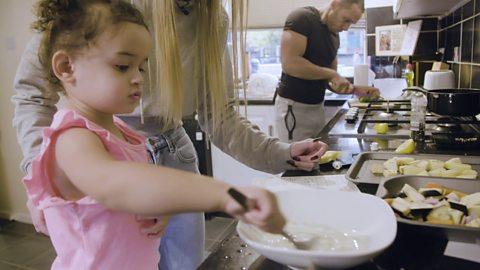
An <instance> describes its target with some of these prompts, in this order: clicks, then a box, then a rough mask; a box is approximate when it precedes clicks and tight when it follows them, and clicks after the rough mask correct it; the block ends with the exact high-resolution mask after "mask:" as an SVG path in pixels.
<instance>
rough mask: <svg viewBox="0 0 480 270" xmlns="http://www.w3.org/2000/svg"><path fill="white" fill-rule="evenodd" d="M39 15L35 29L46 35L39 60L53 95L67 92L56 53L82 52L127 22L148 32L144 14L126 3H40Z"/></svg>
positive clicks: (42, 0)
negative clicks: (54, 62)
mask: <svg viewBox="0 0 480 270" xmlns="http://www.w3.org/2000/svg"><path fill="white" fill-rule="evenodd" d="M100 7H104V8H100ZM105 11H107V12H105ZM35 12H36V17H37V18H36V20H35V21H34V22H33V23H32V28H33V29H34V30H36V31H38V32H40V33H41V34H42V39H41V43H40V48H39V50H38V57H39V60H40V63H41V65H42V68H43V72H44V76H45V79H46V81H47V82H48V84H49V87H50V88H51V90H53V91H60V92H62V91H64V90H63V87H62V86H61V84H60V81H59V80H58V78H57V77H56V76H55V74H54V73H53V70H52V66H51V59H52V57H53V54H54V53H55V52H56V51H58V50H65V51H67V52H70V53H75V52H78V51H79V50H81V49H83V48H85V47H87V46H89V45H91V44H94V43H95V41H96V39H97V38H98V37H99V35H100V34H101V33H102V32H103V31H104V30H105V29H107V28H109V27H112V26H114V27H120V26H121V25H122V23H125V22H130V23H135V24H138V25H142V26H144V27H145V28H147V25H146V23H145V21H144V18H143V15H142V14H141V12H140V11H139V10H137V9H136V8H135V7H134V6H133V5H132V4H130V3H127V2H125V1H123V0H40V1H39V2H38V3H37V5H36V9H35Z"/></svg>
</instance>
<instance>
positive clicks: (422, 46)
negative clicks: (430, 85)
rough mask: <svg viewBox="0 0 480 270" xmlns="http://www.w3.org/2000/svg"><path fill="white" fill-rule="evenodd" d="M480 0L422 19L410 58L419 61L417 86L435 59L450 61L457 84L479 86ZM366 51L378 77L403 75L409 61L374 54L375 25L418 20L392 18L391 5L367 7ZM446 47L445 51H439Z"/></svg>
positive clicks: (415, 61) (460, 85)
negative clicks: (450, 11) (441, 52)
mask: <svg viewBox="0 0 480 270" xmlns="http://www.w3.org/2000/svg"><path fill="white" fill-rule="evenodd" d="M479 15H480V0H471V1H470V2H468V3H466V4H465V5H464V6H462V7H460V8H458V9H457V10H455V11H454V12H452V13H451V14H448V15H447V16H445V17H444V18H442V19H440V20H439V19H437V18H436V17H429V18H422V20H423V22H422V29H421V31H420V35H419V38H418V42H417V47H416V49H415V53H414V56H413V57H411V59H410V60H411V61H413V62H414V63H416V65H414V66H415V68H416V69H418V70H417V72H416V73H417V74H418V77H419V78H417V81H416V83H417V85H423V74H424V73H425V71H426V70H428V69H430V68H431V65H432V63H433V61H438V60H443V61H445V62H447V63H449V64H450V67H451V69H452V70H453V71H454V72H455V75H456V85H457V86H458V87H473V88H480V16H479ZM366 16H367V50H368V55H369V56H370V64H371V66H372V69H373V70H374V71H375V72H376V74H377V77H380V78H384V77H401V75H402V74H401V71H402V70H403V69H404V68H405V65H406V61H399V62H398V63H396V64H394V63H393V62H394V58H393V57H377V56H375V27H376V26H382V25H393V24H400V23H403V24H406V23H408V22H409V21H411V20H417V19H418V18H417V19H404V20H395V19H393V9H392V7H379V8H367V10H366ZM439 48H445V53H444V54H443V55H442V54H439V53H437V52H438V50H439Z"/></svg>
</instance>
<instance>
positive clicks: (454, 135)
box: [328, 100, 480, 150]
mask: <svg viewBox="0 0 480 270" xmlns="http://www.w3.org/2000/svg"><path fill="white" fill-rule="evenodd" d="M384 103H385V102H384ZM384 103H382V104H379V105H377V106H370V107H367V108H363V109H354V108H350V109H348V110H343V111H340V112H339V113H340V114H341V115H339V116H337V117H336V119H337V121H336V123H335V124H333V125H331V129H330V131H329V132H328V135H329V137H333V138H360V139H373V138H376V139H387V140H391V139H402V140H404V139H409V138H410V137H411V132H410V101H409V100H396V101H390V103H389V104H388V105H386V104H384ZM373 104H374V103H372V105H373ZM425 122H426V125H425V137H424V139H425V141H426V142H430V143H434V144H436V147H438V146H441V147H474V148H477V150H480V121H479V120H477V118H476V117H475V116H469V117H449V116H440V115H435V114H433V113H429V112H427V113H426V117H425ZM376 123H386V124H388V131H387V132H386V133H385V134H378V133H377V132H376V131H375V129H374V125H375V124H376Z"/></svg>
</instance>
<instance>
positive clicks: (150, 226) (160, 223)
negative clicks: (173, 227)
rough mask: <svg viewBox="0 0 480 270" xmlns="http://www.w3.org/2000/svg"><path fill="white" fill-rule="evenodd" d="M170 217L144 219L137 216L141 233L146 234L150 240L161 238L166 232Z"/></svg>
mask: <svg viewBox="0 0 480 270" xmlns="http://www.w3.org/2000/svg"><path fill="white" fill-rule="evenodd" d="M169 219H170V216H163V217H142V216H137V222H138V224H139V225H140V232H141V233H143V234H146V235H147V237H148V238H160V237H162V235H163V233H164V232H165V228H166V227H167V224H168V221H169Z"/></svg>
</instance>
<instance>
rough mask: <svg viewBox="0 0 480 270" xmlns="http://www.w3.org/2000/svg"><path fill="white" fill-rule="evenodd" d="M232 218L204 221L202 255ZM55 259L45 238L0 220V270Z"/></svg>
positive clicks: (45, 264) (36, 268)
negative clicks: (203, 249) (203, 248)
mask: <svg viewBox="0 0 480 270" xmlns="http://www.w3.org/2000/svg"><path fill="white" fill-rule="evenodd" d="M233 226H234V221H233V219H230V218H225V217H219V216H215V217H212V218H209V219H207V220H206V222H205V230H206V232H205V240H206V241H205V253H206V254H205V256H208V254H210V252H211V251H212V250H213V249H214V248H215V247H216V245H217V244H219V243H220V239H223V237H224V236H225V235H226V234H227V233H228V232H229V231H231V229H232V227H233ZM54 258H55V251H54V250H53V247H52V245H51V243H50V240H49V239H48V237H46V236H44V235H42V234H38V233H36V232H35V229H34V228H33V226H32V225H30V224H24V223H19V222H14V221H7V220H2V219H0V270H47V269H50V265H51V263H52V261H53V259H54Z"/></svg>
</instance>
